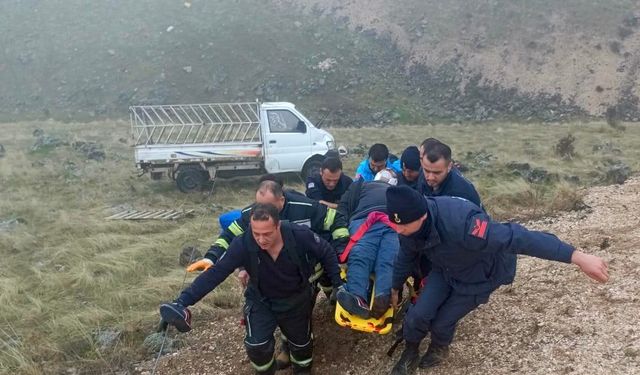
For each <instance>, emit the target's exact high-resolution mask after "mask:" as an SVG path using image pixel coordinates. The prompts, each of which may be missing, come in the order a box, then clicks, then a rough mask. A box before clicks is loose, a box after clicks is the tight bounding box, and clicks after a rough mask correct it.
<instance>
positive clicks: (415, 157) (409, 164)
mask: <svg viewBox="0 0 640 375" xmlns="http://www.w3.org/2000/svg"><path fill="white" fill-rule="evenodd" d="M400 160H401V161H402V166H403V167H405V168H407V169H411V170H412V171H419V170H420V151H419V150H418V148H417V147H416V146H409V147H407V148H406V149H405V150H404V151H403V152H402V156H401V157H400Z"/></svg>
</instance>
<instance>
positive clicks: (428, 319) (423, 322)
mask: <svg viewBox="0 0 640 375" xmlns="http://www.w3.org/2000/svg"><path fill="white" fill-rule="evenodd" d="M490 294H491V292H487V293H484V294H480V295H464V294H460V293H458V292H456V291H455V290H454V289H453V288H452V287H451V286H450V285H449V284H447V283H446V282H445V280H444V278H443V277H442V274H441V273H440V272H438V271H433V270H432V271H431V272H430V273H429V276H428V278H427V281H426V284H425V286H424V288H423V289H422V292H421V293H420V296H419V297H418V300H417V301H416V303H415V305H412V306H410V307H409V310H408V311H407V314H406V316H405V318H404V324H403V328H402V336H403V338H404V339H405V340H406V341H407V342H409V343H419V342H420V341H422V339H424V338H425V337H426V336H427V334H428V333H429V332H431V342H432V343H434V344H437V345H449V344H451V341H452V340H453V336H454V334H455V330H456V325H457V324H458V321H460V319H462V318H463V317H464V316H465V315H467V314H468V313H470V312H471V311H473V310H474V309H475V308H476V307H478V306H479V305H481V304H483V303H486V302H487V301H488V300H489V295H490Z"/></svg>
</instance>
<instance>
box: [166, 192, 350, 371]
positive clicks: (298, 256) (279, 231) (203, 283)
mask: <svg viewBox="0 0 640 375" xmlns="http://www.w3.org/2000/svg"><path fill="white" fill-rule="evenodd" d="M250 215H251V216H250V227H249V228H248V229H249V231H247V232H246V233H243V234H241V235H240V236H238V237H236V238H235V239H234V240H233V241H232V242H231V245H230V246H229V249H228V250H227V251H226V253H225V255H224V256H223V257H222V258H220V259H219V261H218V262H217V263H216V265H215V267H212V268H209V269H208V270H207V271H206V272H204V273H202V274H201V275H199V276H198V277H197V278H196V279H195V280H194V281H193V283H192V284H191V285H190V286H189V287H188V288H186V289H185V290H183V291H182V293H181V294H180V296H179V297H178V298H177V299H176V300H175V301H174V302H173V303H165V304H163V305H161V307H160V314H161V316H162V319H163V321H165V322H166V323H168V324H172V325H174V326H175V327H176V328H177V329H178V330H180V331H182V332H186V331H189V330H190V329H191V312H190V311H189V310H188V309H187V307H188V306H191V305H193V304H195V303H196V302H198V301H200V300H201V299H202V298H203V297H204V296H205V295H207V294H208V293H209V292H211V291H212V290H213V289H215V288H216V287H217V286H218V285H219V284H220V283H222V282H223V281H224V280H225V279H226V278H227V277H228V276H229V275H230V274H231V273H232V272H233V271H234V270H235V269H236V268H238V267H244V268H245V269H246V270H247V272H248V273H249V275H250V281H249V284H248V286H247V289H246V290H245V298H246V300H245V305H244V318H245V324H246V336H245V339H244V343H245V348H246V351H247V355H248V357H249V360H250V361H251V364H252V365H253V367H254V368H255V370H256V373H257V374H274V373H275V371H276V363H275V362H276V361H275V358H274V347H275V340H274V337H273V333H274V331H275V329H276V327H280V330H281V331H282V332H283V333H284V334H285V335H286V336H287V338H288V340H289V347H290V359H291V363H292V364H293V372H294V374H310V373H311V372H310V371H311V365H312V352H313V337H312V333H311V311H312V305H313V301H312V298H313V296H314V291H313V290H312V287H311V284H310V283H309V281H308V279H309V277H310V276H311V274H312V273H313V266H312V264H313V263H314V262H315V261H318V262H320V263H321V264H322V266H323V267H324V270H325V272H326V273H327V275H329V278H330V279H331V282H332V284H333V286H334V287H335V289H336V290H337V288H338V287H340V285H341V284H342V281H341V280H340V270H339V268H338V259H337V256H336V253H335V251H334V250H333V248H332V247H331V246H330V245H329V244H328V243H327V242H326V241H325V240H323V239H321V238H320V237H319V236H318V235H317V234H315V233H313V232H312V231H310V230H309V229H308V228H306V227H303V226H300V225H296V224H293V223H289V222H284V221H280V219H279V215H278V209H277V208H276V207H275V206H273V205H271V204H256V205H255V206H254V207H253V210H251V214H250Z"/></svg>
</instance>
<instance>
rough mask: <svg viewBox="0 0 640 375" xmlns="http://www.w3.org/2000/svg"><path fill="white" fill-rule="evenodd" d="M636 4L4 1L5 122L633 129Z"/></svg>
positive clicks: (0, 115)
mask: <svg viewBox="0 0 640 375" xmlns="http://www.w3.org/2000/svg"><path fill="white" fill-rule="evenodd" d="M633 9H634V7H633V2H631V1H626V0H615V1H609V2H593V1H582V0H571V1H565V2H555V1H536V2H525V1H521V0H518V1H513V0H512V1H506V0H491V1H474V2H471V3H470V2H464V1H462V0H455V1H447V2H440V1H433V0H429V1H418V0H404V1H400V2H387V1H383V0H352V1H349V2H344V1H338V0H302V1H295V2H293V1H282V0H269V1H258V0H237V1H202V0H200V1H198V0H196V1H175V0H171V1H170V0H136V1H132V0H131V1H108V2H104V1H103V2H86V1H80V0H64V1H62V0H49V1H44V0H5V1H2V3H0V45H1V46H2V48H0V81H1V82H2V89H1V90H0V120H5V121H6V120H15V119H24V118H49V117H53V118H56V119H62V120H87V119H92V118H102V117H117V118H121V117H126V116H127V107H128V106H129V105H131V104H143V103H154V104H163V103H165V104H166V103H176V102H179V103H187V102H212V101H235V100H243V101H253V100H255V99H260V100H263V101H269V100H286V101H291V102H294V103H296V104H297V105H299V106H300V107H302V108H303V109H304V111H305V112H307V113H310V114H311V118H312V120H316V121H317V120H318V119H319V118H320V117H322V116H323V115H324V114H325V113H328V112H331V113H330V116H329V119H328V122H329V123H332V124H336V125H359V124H371V123H390V122H424V121H430V120H443V119H444V120H452V121H462V120H473V121H482V120H491V119H501V118H517V119H520V120H529V119H536V120H543V121H552V120H561V119H564V118H567V117H570V116H579V117H586V116H602V115H603V114H605V113H606V112H607V110H609V115H612V114H613V115H617V116H619V117H621V118H624V119H626V120H637V119H638V117H640V115H639V112H638V98H637V94H638V93H637V92H636V91H637V89H636V86H637V85H636V82H637V79H638V77H637V76H638V71H637V70H638V56H637V55H638V48H640V38H639V37H638V35H640V34H638V31H639V30H640V27H639V25H638V18H637V14H636V13H634V12H633Z"/></svg>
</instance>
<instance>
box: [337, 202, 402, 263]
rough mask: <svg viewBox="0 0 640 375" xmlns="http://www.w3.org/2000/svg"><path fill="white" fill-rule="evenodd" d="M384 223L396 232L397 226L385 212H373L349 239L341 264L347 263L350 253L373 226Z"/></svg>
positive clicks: (341, 257) (341, 256)
mask: <svg viewBox="0 0 640 375" xmlns="http://www.w3.org/2000/svg"><path fill="white" fill-rule="evenodd" d="M378 222H382V223H384V224H385V225H387V226H388V227H390V228H391V229H393V230H396V225H395V224H394V223H392V222H391V221H389V217H388V216H387V214H385V213H384V212H380V211H373V212H371V213H369V215H368V216H367V219H366V220H365V221H364V222H363V223H362V224H361V225H360V226H359V227H358V230H356V232H355V233H354V234H353V235H352V236H351V238H350V239H349V243H348V244H347V247H345V249H344V251H343V252H342V254H341V255H340V263H345V262H346V261H347V258H349V253H350V252H351V249H352V248H353V246H355V244H356V243H357V242H358V241H359V240H360V239H361V238H362V236H364V234H365V233H366V232H367V231H368V230H369V228H371V226H372V225H373V224H375V223H378Z"/></svg>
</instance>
